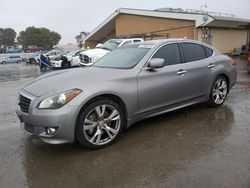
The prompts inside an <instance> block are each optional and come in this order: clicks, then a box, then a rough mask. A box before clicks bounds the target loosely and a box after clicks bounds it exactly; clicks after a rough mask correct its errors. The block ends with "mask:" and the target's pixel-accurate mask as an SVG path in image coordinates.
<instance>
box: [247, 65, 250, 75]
mask: <svg viewBox="0 0 250 188" xmlns="http://www.w3.org/2000/svg"><path fill="white" fill-rule="evenodd" d="M247 73H248V74H250V62H249V63H248V64H247Z"/></svg>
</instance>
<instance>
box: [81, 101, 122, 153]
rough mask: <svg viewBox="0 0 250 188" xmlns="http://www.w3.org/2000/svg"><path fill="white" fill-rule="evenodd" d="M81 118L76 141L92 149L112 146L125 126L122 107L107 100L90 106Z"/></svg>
mask: <svg viewBox="0 0 250 188" xmlns="http://www.w3.org/2000/svg"><path fill="white" fill-rule="evenodd" d="M79 116H80V117H79V120H78V123H77V125H76V140H77V141H78V142H79V143H80V144H81V145H83V146H85V147H87V148H90V149H100V148H104V147H106V146H108V145H110V144H112V143H113V142H114V141H115V140H116V139H117V137H118V136H119V135H120V133H121V132H122V130H123V127H124V124H125V123H124V122H125V121H124V114H123V111H122V109H121V107H120V106H119V105H118V104H117V103H116V102H114V101H112V100H110V99H105V98H101V99H99V100H97V101H95V102H93V103H91V104H89V105H88V106H87V107H85V108H84V110H83V111H82V112H81V114H79Z"/></svg>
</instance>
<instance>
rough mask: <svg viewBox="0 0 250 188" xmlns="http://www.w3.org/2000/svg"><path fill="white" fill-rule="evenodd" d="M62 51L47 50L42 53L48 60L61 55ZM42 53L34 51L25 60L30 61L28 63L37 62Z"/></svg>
mask: <svg viewBox="0 0 250 188" xmlns="http://www.w3.org/2000/svg"><path fill="white" fill-rule="evenodd" d="M63 53H64V52H63V51H61V50H51V51H48V52H47V53H44V54H43V55H45V56H46V57H48V58H49V59H50V60H53V59H55V58H57V57H59V56H61V55H62V54H63ZM41 54H42V53H39V52H38V53H34V54H33V55H32V56H30V57H29V58H28V59H27V60H26V62H28V63H30V64H35V63H37V64H39V63H40V57H41Z"/></svg>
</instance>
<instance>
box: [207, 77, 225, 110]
mask: <svg viewBox="0 0 250 188" xmlns="http://www.w3.org/2000/svg"><path fill="white" fill-rule="evenodd" d="M227 94H228V83H227V80H226V78H225V77H224V76H218V77H217V78H216V79H215V81H214V83H213V86H212V89H211V91H210V98H209V101H208V104H209V105H210V106H212V107H217V106H220V105H222V104H223V103H224V102H225V100H226V98H227Z"/></svg>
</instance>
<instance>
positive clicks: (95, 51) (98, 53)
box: [82, 48, 110, 58]
mask: <svg viewBox="0 0 250 188" xmlns="http://www.w3.org/2000/svg"><path fill="white" fill-rule="evenodd" d="M109 52H110V51H108V50H104V49H101V48H95V49H92V50H87V51H84V52H82V54H83V55H87V56H89V57H90V58H91V57H98V56H99V57H101V56H104V55H105V54H107V53H109Z"/></svg>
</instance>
